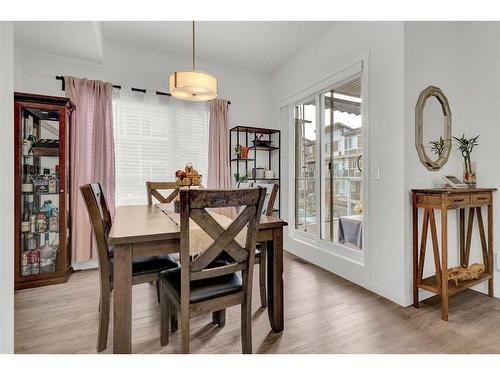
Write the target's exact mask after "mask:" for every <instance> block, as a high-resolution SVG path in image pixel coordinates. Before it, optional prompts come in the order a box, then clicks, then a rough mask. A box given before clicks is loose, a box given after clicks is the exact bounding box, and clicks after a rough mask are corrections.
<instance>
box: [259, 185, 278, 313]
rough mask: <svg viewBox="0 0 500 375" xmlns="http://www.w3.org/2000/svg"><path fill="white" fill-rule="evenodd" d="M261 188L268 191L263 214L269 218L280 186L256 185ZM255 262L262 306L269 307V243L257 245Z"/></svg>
mask: <svg viewBox="0 0 500 375" xmlns="http://www.w3.org/2000/svg"><path fill="white" fill-rule="evenodd" d="M255 186H259V187H261V188H264V189H266V197H265V200H264V204H263V206H262V214H263V215H267V216H272V215H273V210H274V203H275V202H276V196H277V195H278V190H279V185H278V184H256V185H255ZM255 262H256V263H258V264H259V288H260V305H261V306H262V307H267V289H266V262H267V242H265V241H264V242H260V243H258V244H257V247H256V250H255Z"/></svg>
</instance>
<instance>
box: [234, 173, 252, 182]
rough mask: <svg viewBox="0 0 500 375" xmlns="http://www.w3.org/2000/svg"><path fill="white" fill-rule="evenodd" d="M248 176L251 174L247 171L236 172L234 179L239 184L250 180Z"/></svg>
mask: <svg viewBox="0 0 500 375" xmlns="http://www.w3.org/2000/svg"><path fill="white" fill-rule="evenodd" d="M248 177H250V175H249V174H248V172H247V173H245V174H244V175H240V174H239V173H235V174H234V179H235V181H236V183H237V184H239V183H240V182H247V181H248Z"/></svg>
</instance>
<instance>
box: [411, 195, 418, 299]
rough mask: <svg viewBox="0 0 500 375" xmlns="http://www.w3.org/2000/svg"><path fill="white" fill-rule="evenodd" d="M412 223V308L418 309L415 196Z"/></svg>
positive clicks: (416, 213)
mask: <svg viewBox="0 0 500 375" xmlns="http://www.w3.org/2000/svg"><path fill="white" fill-rule="evenodd" d="M412 221H413V307H416V308H418V307H419V303H418V286H417V280H418V277H417V275H418V268H419V263H418V261H419V259H418V208H417V198H416V194H415V193H414V194H413V210H412Z"/></svg>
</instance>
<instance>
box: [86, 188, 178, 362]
mask: <svg viewBox="0 0 500 375" xmlns="http://www.w3.org/2000/svg"><path fill="white" fill-rule="evenodd" d="M80 192H81V194H82V196H83V200H84V202H85V206H86V207H87V213H88V216H89V218H90V223H91V226H92V231H93V232H94V236H95V240H96V244H97V252H98V260H99V280H100V286H101V292H100V298H99V329H98V334H97V351H98V352H102V351H103V350H105V349H106V346H107V343H108V327H109V314H110V300H111V291H112V290H113V248H112V247H111V246H109V245H108V236H109V231H110V230H111V224H112V222H111V214H110V212H109V209H108V205H107V202H106V198H105V196H104V192H103V190H102V187H101V184H100V183H94V184H86V185H82V186H80ZM177 266H178V263H177V262H176V261H175V260H174V259H173V258H172V256H170V255H161V256H148V257H138V258H134V259H133V262H132V284H133V285H136V284H141V283H146V282H155V281H158V274H159V273H160V271H163V270H165V269H169V268H175V267H177Z"/></svg>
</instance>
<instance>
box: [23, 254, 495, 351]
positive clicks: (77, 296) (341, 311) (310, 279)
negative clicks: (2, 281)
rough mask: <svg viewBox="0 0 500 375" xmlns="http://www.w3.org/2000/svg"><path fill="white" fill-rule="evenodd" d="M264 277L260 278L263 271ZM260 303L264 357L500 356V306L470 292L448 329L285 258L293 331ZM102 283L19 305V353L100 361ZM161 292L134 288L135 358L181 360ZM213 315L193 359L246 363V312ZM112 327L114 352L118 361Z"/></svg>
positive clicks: (426, 311) (45, 293)
mask: <svg viewBox="0 0 500 375" xmlns="http://www.w3.org/2000/svg"><path fill="white" fill-rule="evenodd" d="M255 271H256V273H257V272H258V270H257V268H256V269H255ZM254 279H255V285H254V298H253V311H254V315H253V348H254V352H256V353H500V344H499V340H498V338H499V337H500V300H498V299H492V298H489V297H487V296H485V295H483V294H481V293H477V292H474V291H466V292H464V293H461V294H459V295H456V296H454V297H452V298H451V300H450V321H449V322H444V321H442V320H441V319H440V306H439V303H437V302H436V301H435V300H432V299H431V300H430V301H429V302H426V303H425V304H423V306H422V307H421V308H420V309H414V308H412V307H406V308H403V307H400V306H398V305H396V304H394V303H392V302H390V301H388V300H386V299H384V298H382V297H380V296H378V295H376V294H374V293H372V292H369V291H367V290H365V289H363V288H361V287H359V286H357V285H355V284H353V283H351V282H349V281H347V280H344V279H342V278H340V277H338V276H336V275H333V274H332V273H330V272H328V271H325V270H323V269H321V268H319V267H316V266H314V265H311V264H307V263H306V264H304V263H302V262H301V261H299V260H297V258H295V257H294V256H292V255H290V254H285V270H284V282H285V331H284V332H282V333H280V334H276V333H273V332H272V331H271V329H270V326H269V320H268V318H267V311H266V310H264V309H262V308H260V304H259V295H258V285H257V278H256V277H255V278H254ZM98 285H99V280H98V273H97V271H96V270H91V271H82V272H76V273H74V274H73V276H72V277H71V279H70V281H69V282H68V283H67V284H61V285H54V286H48V287H41V288H37V289H30V290H23V291H19V292H16V295H15V352H16V353H95V352H96V350H95V346H96V337H97V324H98V320H97V307H98V290H99V288H98ZM158 319H159V305H158V304H157V303H156V289H155V287H154V285H149V284H142V285H138V286H134V288H133V333H132V334H133V336H132V337H133V352H134V353H178V352H179V349H180V334H179V332H176V333H174V334H173V335H172V336H171V339H170V344H169V345H168V346H165V347H163V348H162V347H161V346H160V342H159V321H158ZM210 321H211V317H210V316H209V315H206V316H201V317H198V318H195V319H192V323H191V352H192V353H241V343H240V309H239V307H232V308H229V309H228V311H227V318H226V326H225V327H224V328H222V329H220V328H218V327H216V326H214V325H213V324H212V323H211V322H210ZM112 342H113V338H112V321H111V324H110V335H109V339H108V348H107V350H106V351H105V353H111V352H112Z"/></svg>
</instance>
